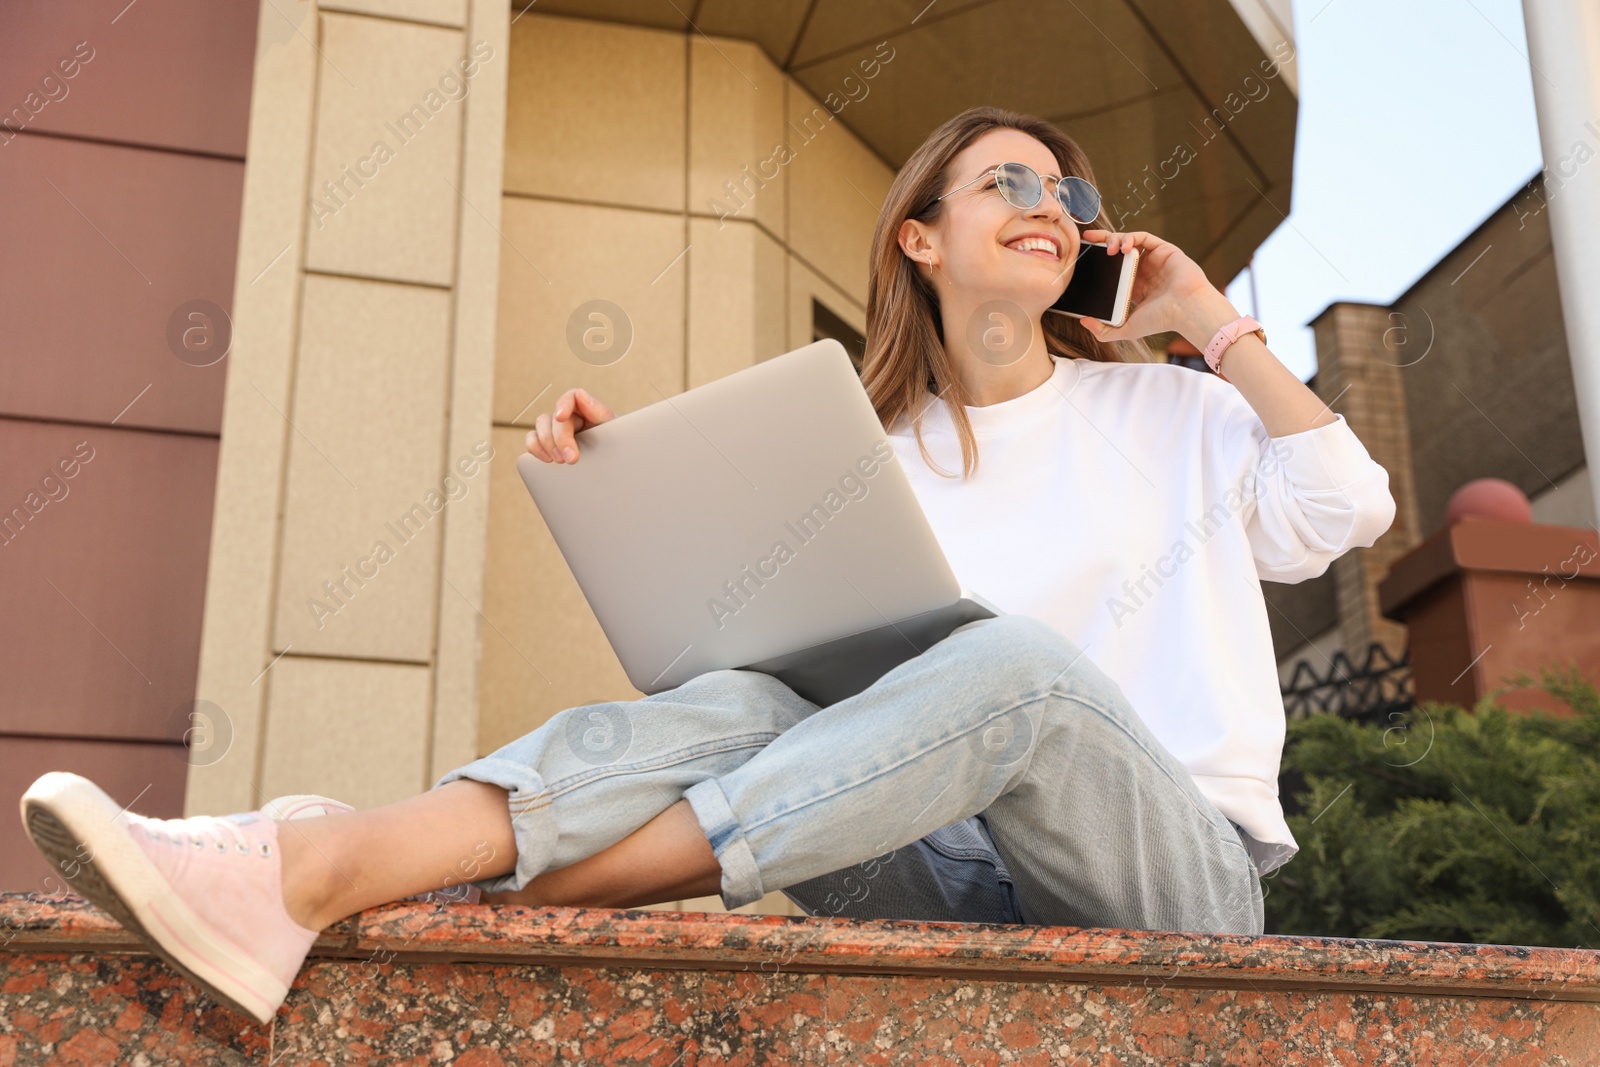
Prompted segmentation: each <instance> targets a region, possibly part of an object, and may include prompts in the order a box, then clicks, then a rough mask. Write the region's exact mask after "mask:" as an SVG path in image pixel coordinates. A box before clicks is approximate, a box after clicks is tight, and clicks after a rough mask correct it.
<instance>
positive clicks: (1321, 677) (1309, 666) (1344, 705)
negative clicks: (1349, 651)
mask: <svg viewBox="0 0 1600 1067" xmlns="http://www.w3.org/2000/svg"><path fill="white" fill-rule="evenodd" d="M1323 662H1324V663H1326V664H1327V667H1328V669H1327V673H1326V674H1319V673H1318V672H1317V669H1316V666H1315V665H1314V664H1313V661H1312V660H1310V659H1303V660H1301V661H1300V662H1299V663H1296V664H1295V667H1294V674H1293V675H1292V676H1291V677H1290V679H1289V684H1288V685H1286V686H1283V687H1282V692H1283V710H1284V714H1285V715H1287V716H1288V717H1289V718H1291V719H1303V718H1306V717H1307V716H1310V715H1318V714H1320V715H1338V716H1340V717H1342V718H1346V719H1356V720H1359V721H1362V722H1380V723H1386V722H1389V721H1390V720H1389V716H1390V715H1391V714H1392V713H1394V712H1398V711H1406V710H1408V709H1410V708H1412V707H1414V706H1415V705H1416V698H1415V695H1414V690H1413V689H1412V685H1411V646H1410V645H1407V646H1406V649H1405V651H1404V652H1403V653H1402V654H1401V656H1400V658H1399V659H1395V658H1394V657H1393V656H1391V655H1390V654H1389V650H1388V649H1386V648H1385V647H1384V646H1383V645H1382V644H1380V643H1379V642H1376V641H1374V642H1373V643H1372V644H1370V645H1368V646H1367V652H1366V657H1365V659H1364V661H1363V662H1362V664H1361V665H1360V666H1359V667H1358V666H1356V664H1355V663H1353V662H1352V661H1351V660H1350V657H1349V656H1346V655H1345V654H1344V653H1343V652H1335V653H1334V654H1333V659H1332V661H1331V662H1330V661H1328V660H1323Z"/></svg>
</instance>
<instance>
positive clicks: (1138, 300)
mask: <svg viewBox="0 0 1600 1067" xmlns="http://www.w3.org/2000/svg"><path fill="white" fill-rule="evenodd" d="M1083 239H1084V240H1085V241H1104V242H1105V243H1106V251H1107V252H1109V253H1111V254H1112V255H1116V254H1117V253H1119V252H1126V251H1127V250H1128V249H1130V248H1137V249H1138V250H1139V272H1138V273H1137V274H1136V275H1135V276H1134V279H1133V300H1132V310H1131V311H1130V312H1129V313H1128V317H1127V319H1126V320H1125V321H1124V322H1123V323H1122V325H1121V326H1117V327H1115V328H1113V327H1111V326H1107V325H1106V324H1105V323H1104V322H1102V321H1100V320H1099V319H1095V318H1087V317H1085V318H1082V319H1079V320H1078V321H1079V322H1081V323H1083V325H1084V328H1085V329H1087V330H1088V331H1089V332H1090V333H1091V334H1093V335H1094V337H1095V338H1096V339H1097V340H1100V341H1132V340H1137V339H1138V338H1140V337H1147V336H1149V335H1150V334H1153V333H1162V332H1165V331H1168V330H1173V331H1177V332H1178V333H1180V334H1183V333H1185V331H1186V329H1188V328H1189V326H1190V321H1191V319H1192V318H1193V317H1194V313H1195V312H1196V311H1197V310H1198V306H1200V305H1205V304H1207V303H1211V302H1214V300H1215V297H1218V296H1221V295H1222V294H1221V293H1220V292H1218V290H1217V288H1216V286H1214V285H1212V284H1211V282H1210V280H1209V279H1207V278H1206V272H1205V271H1203V270H1201V269H1200V265H1199V264H1198V263H1196V262H1195V261H1194V260H1192V259H1190V258H1189V257H1188V256H1186V255H1185V254H1184V252H1183V249H1181V248H1179V247H1178V246H1177V245H1175V244H1173V243H1172V242H1171V241H1163V240H1162V239H1161V238H1159V237H1157V236H1156V235H1155V234H1153V233H1145V232H1144V231H1143V230H1136V231H1133V232H1131V233H1112V232H1111V231H1109V230H1084V231H1083ZM1224 299H1226V298H1224ZM1191 340H1192V339H1191ZM1207 340H1209V338H1207Z"/></svg>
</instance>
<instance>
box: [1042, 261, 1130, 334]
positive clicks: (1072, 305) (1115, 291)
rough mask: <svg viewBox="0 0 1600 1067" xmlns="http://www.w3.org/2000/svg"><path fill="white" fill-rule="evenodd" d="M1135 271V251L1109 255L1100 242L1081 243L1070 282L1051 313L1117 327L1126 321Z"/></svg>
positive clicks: (1051, 308)
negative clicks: (1086, 318) (1097, 320)
mask: <svg viewBox="0 0 1600 1067" xmlns="http://www.w3.org/2000/svg"><path fill="white" fill-rule="evenodd" d="M1138 272H1139V250H1138V249H1137V248H1131V249H1129V250H1128V251H1126V252H1119V253H1118V254H1117V255H1114V256H1113V255H1111V254H1109V253H1108V252H1106V243H1105V242H1104V241H1084V242H1083V243H1082V244H1081V245H1079V247H1078V262H1077V264H1076V265H1075V266H1074V267H1073V268H1072V280H1071V281H1069V282H1067V291H1066V292H1064V293H1062V294H1061V299H1060V300H1057V301H1056V302H1055V303H1054V304H1052V305H1050V310H1051V311H1059V312H1060V313H1061V314H1063V315H1071V316H1072V317H1073V318H1075V319H1081V318H1083V317H1085V316H1088V317H1089V318H1094V319H1099V320H1100V321H1101V322H1103V323H1105V324H1107V325H1108V326H1121V325H1122V324H1123V323H1124V322H1125V321H1127V318H1128V304H1129V303H1130V302H1131V301H1132V299H1133V279H1134V276H1135V275H1136V274H1137V273H1138Z"/></svg>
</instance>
